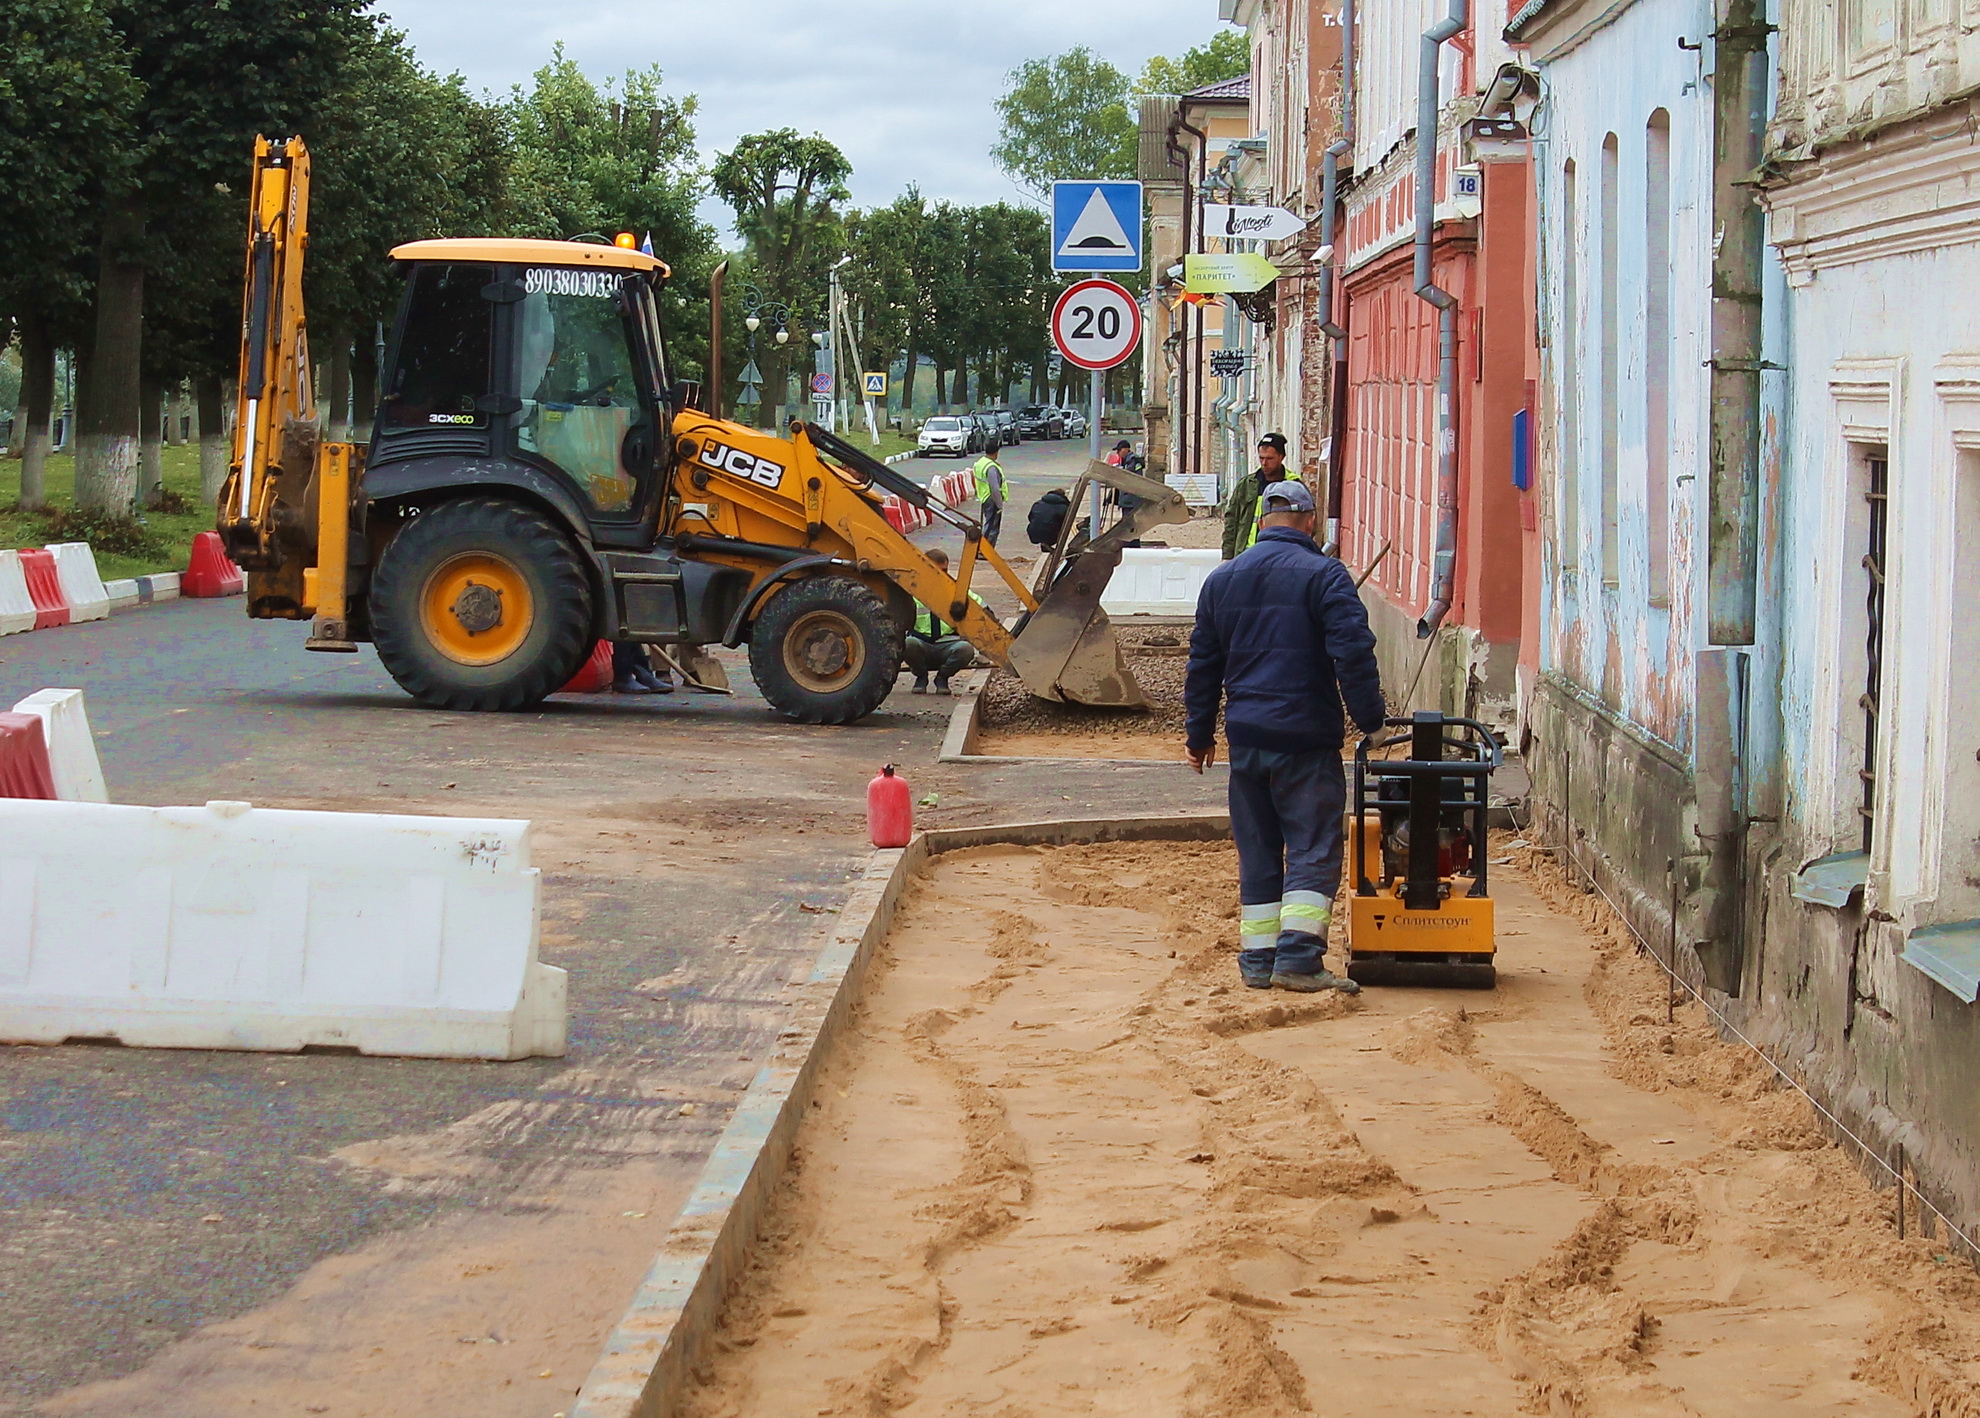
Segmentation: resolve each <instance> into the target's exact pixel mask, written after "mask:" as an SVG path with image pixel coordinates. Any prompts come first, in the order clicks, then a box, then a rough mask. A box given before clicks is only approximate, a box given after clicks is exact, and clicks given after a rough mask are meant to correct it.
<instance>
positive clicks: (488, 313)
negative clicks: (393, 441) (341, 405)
mask: <svg viewBox="0 0 1980 1418" xmlns="http://www.w3.org/2000/svg"><path fill="white" fill-rule="evenodd" d="M492 276H493V271H492V268H490V267H488V266H466V265H440V264H432V265H422V266H420V267H418V268H417V269H416V270H415V271H414V272H413V276H412V285H411V289H410V291H409V292H408V293H407V298H406V313H405V319H404V320H403V321H402V322H401V324H400V330H401V331H402V333H401V334H400V336H399V362H398V366H397V368H395V369H394V370H393V371H392V377H391V383H390V384H389V385H388V386H387V388H386V390H385V398H384V400H383V402H382V404H381V405H380V409H379V412H380V415H381V416H382V418H383V421H384V424H385V427H386V428H387V429H410V428H429V429H430V428H486V427H487V426H488V414H487V413H486V411H485V410H483V409H482V407H481V398H482V396H483V395H484V394H486V393H487V392H488V367H489V359H488V354H489V343H490V341H489V332H490V330H491V328H492V327H493V323H494V315H493V311H494V307H493V306H491V305H490V304H489V303H488V302H487V301H486V300H485V299H483V298H482V294H481V292H482V288H483V287H485V286H486V285H487V284H488V282H489V280H490V279H491V278H492Z"/></svg>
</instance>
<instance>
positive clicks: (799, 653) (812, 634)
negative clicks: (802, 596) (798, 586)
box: [784, 610, 866, 694]
mask: <svg viewBox="0 0 1980 1418" xmlns="http://www.w3.org/2000/svg"><path fill="white" fill-rule="evenodd" d="M865 667H866V640H865V638H864V637H863V636H861V634H860V633H859V626H858V624H857V623H856V622H855V621H853V620H852V618H851V617H849V616H846V615H842V614H840V613H839V612H838V611H830V610H817V611H811V612H809V613H808V614H806V615H802V616H799V617H798V620H797V623H796V624H795V625H793V626H792V627H791V628H790V631H789V633H788V634H786V635H785V636H784V668H785V669H786V670H788V671H789V672H790V676H791V678H792V679H794V680H796V681H797V682H798V683H799V684H801V685H803V686H804V688H805V689H807V690H809V691H810V692H811V693H813V694H830V693H832V692H833V691H835V690H838V689H842V688H844V687H845V686H846V685H847V684H849V683H851V682H852V681H853V680H855V679H858V678H859V672H860V671H861V670H862V669H864V668H865Z"/></svg>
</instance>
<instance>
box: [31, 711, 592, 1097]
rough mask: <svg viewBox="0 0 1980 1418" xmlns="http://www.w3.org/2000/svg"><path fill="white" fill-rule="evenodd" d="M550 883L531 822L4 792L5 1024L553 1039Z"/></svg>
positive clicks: (399, 1049) (189, 1039)
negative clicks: (545, 940) (545, 887)
mask: <svg viewBox="0 0 1980 1418" xmlns="http://www.w3.org/2000/svg"><path fill="white" fill-rule="evenodd" d="M16 717H17V718H18V719H19V723H20V724H21V725H25V728H26V733H27V734H28V735H30V736H31V738H32V742H33V743H34V744H35V745H36V746H39V743H40V730H41V725H40V723H39V721H38V720H36V719H34V718H31V717H28V716H25V715H22V716H9V715H0V721H5V720H7V719H8V718H16ZM18 732H19V730H18V728H17V729H16V733H17V734H18ZM540 890H541V886H540V878H539V876H538V873H537V870H536V868H534V867H533V866H531V865H530V859H529V824H528V823H526V822H513V821H501V820H489V819H473V818H446V817H398V816H387V815H384V814H378V813H342V812H288V811H280V810H275V809H269V808H253V807H250V806H249V805H248V804H246V803H226V802H216V803H208V804H207V805H206V806H205V807H203V808H197V807H125V806H119V805H113V804H108V803H72V802H19V801H9V800H5V799H0V905H4V908H5V909H4V910H0V1040H4V1041H6V1042H9V1043H36V1044H59V1043H61V1042H63V1041H64V1040H65V1039H70V1038H76V1037H84V1038H91V1039H101V1038H105V1037H111V1038H116V1039H119V1040H121V1041H122V1042H123V1043H125V1044H128V1045H133V1046H137V1047H152V1048H184V1049H279V1050H295V1049H303V1048H308V1047H309V1046H311V1045H319V1046H322V1045H327V1046H332V1047H341V1048H355V1049H357V1050H358V1051H360V1052H362V1053H367V1054H410V1055H415V1056H422V1057H429V1058H483V1059H518V1058H528V1057H531V1056H533V1055H549V1056H553V1057H554V1056H556V1055H559V1054H562V1053H563V1052H564V1039H565V1016H566V1006H565V984H566V982H565V977H564V972H563V971H562V970H558V969H555V968H553V967H551V966H548V965H544V964H542V963H541V962H540V961H539V960H538V959H537V918H538V903H539V895H540Z"/></svg>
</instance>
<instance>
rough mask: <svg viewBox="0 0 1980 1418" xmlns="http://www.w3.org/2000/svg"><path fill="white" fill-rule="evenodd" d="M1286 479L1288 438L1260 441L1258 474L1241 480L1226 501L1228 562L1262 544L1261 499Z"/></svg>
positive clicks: (1280, 435) (1278, 435) (1271, 435)
mask: <svg viewBox="0 0 1980 1418" xmlns="http://www.w3.org/2000/svg"><path fill="white" fill-rule="evenodd" d="M1285 476H1286V436H1285V435H1284V434H1283V433H1268V434H1266V435H1265V436H1264V437H1263V438H1261V439H1259V440H1258V471H1257V472H1255V473H1253V474H1252V475H1251V476H1250V477H1247V478H1240V479H1239V480H1238V483H1237V486H1235V487H1233V488H1232V489H1231V490H1230V492H1229V493H1228V494H1227V495H1226V496H1225V498H1224V560H1226V561H1229V560H1230V559H1231V558H1232V557H1234V556H1236V555H1237V554H1238V553H1239V552H1241V551H1245V550H1247V549H1248V548H1249V547H1250V546H1251V545H1252V544H1253V543H1255V542H1256V541H1257V540H1258V495H1259V494H1260V493H1262V492H1264V491H1265V489H1266V488H1268V487H1270V486H1271V485H1272V484H1273V483H1275V482H1281V481H1283V480H1284V479H1285Z"/></svg>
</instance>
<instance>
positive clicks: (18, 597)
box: [0, 548, 34, 635]
mask: <svg viewBox="0 0 1980 1418" xmlns="http://www.w3.org/2000/svg"><path fill="white" fill-rule="evenodd" d="M32 629H34V597H32V596H30V595H29V594H28V584H27V572H25V571H23V570H22V569H21V554H20V553H19V552H17V551H14V550H13V549H12V548H9V549H8V550H6V551H0V635H15V634H18V633H19V632H21V631H23V630H32Z"/></svg>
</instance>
